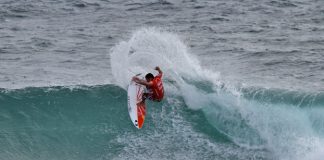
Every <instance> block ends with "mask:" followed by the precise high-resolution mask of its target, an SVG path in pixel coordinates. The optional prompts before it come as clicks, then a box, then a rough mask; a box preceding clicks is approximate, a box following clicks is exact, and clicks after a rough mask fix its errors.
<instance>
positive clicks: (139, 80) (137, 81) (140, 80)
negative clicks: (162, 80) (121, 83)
mask: <svg viewBox="0 0 324 160" xmlns="http://www.w3.org/2000/svg"><path fill="white" fill-rule="evenodd" d="M133 81H134V82H136V83H138V84H141V85H145V86H147V87H151V86H152V85H153V83H152V82H147V81H145V80H143V79H140V78H138V77H136V76H134V77H133Z"/></svg>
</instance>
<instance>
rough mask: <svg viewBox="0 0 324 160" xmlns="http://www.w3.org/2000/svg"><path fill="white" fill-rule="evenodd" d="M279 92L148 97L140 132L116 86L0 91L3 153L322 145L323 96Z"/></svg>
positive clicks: (34, 155) (109, 155)
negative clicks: (203, 100)
mask: <svg viewBox="0 0 324 160" xmlns="http://www.w3.org/2000/svg"><path fill="white" fill-rule="evenodd" d="M196 85H197V86H199V85H200V87H202V88H203V87H204V86H203V84H199V83H198V84H196ZM246 90H248V89H246ZM259 90H261V89H259ZM246 92H247V91H246ZM253 92H254V96H253V97H251V95H252V93H253ZM276 92H282V91H268V90H263V93H262V94H258V93H257V92H256V91H254V90H251V89H250V91H249V94H245V93H244V95H243V96H242V97H241V98H235V99H231V98H233V97H231V96H230V95H228V94H227V93H226V92H218V93H217V92H213V91H211V92H210V93H209V94H207V95H206V96H208V97H209V96H211V95H212V96H214V97H210V98H211V100H210V101H209V102H208V104H203V105H204V106H203V108H202V109H198V110H191V109H189V108H188V106H187V105H186V104H185V102H184V99H183V98H182V97H180V96H170V94H169V95H168V94H167V95H166V99H165V100H164V101H163V102H161V103H154V102H148V104H147V106H148V107H147V110H148V114H147V117H146V121H145V125H144V127H143V129H141V130H138V129H136V128H135V127H134V126H133V124H132V123H131V121H130V118H129V116H128V112H127V104H126V103H127V101H126V99H127V97H126V91H125V90H124V89H122V88H120V87H118V86H115V85H104V86H70V87H42V88H33V87H31V88H25V89H17V90H5V89H2V90H1V92H0V103H1V111H0V113H1V115H0V119H1V123H0V125H1V126H2V128H1V134H0V136H1V138H0V143H1V144H2V145H1V153H2V155H1V156H2V159H150V158H153V159H154V158H157V159H160V158H161V159H182V158H190V159H196V158H201V157H203V158H204V159H278V158H279V159H281V158H282V157H284V158H290V156H292V155H295V154H296V152H299V154H300V155H301V156H307V155H308V154H309V153H311V152H310V151H312V149H314V150H315V149H316V148H315V147H319V145H321V143H317V141H318V142H319V141H321V140H322V137H323V135H324V130H323V127H324V125H323V124H324V121H323V113H324V109H323V108H322V107H321V106H323V95H313V97H312V96H311V95H305V94H304V95H302V94H301V95H299V96H296V95H295V94H296V93H287V94H286V95H285V96H284V97H285V98H284V99H282V98H281V97H275V95H277V93H276ZM271 94H272V95H271ZM307 97H312V98H307ZM297 104H299V105H297ZM298 141H302V142H303V143H300V142H298ZM305 142H307V143H305ZM297 145H299V146H297ZM303 145H304V146H303ZM281 151H282V152H281ZM272 152H275V154H274V155H273V154H271V153H272ZM278 153H279V154H278ZM286 156H289V157H286Z"/></svg>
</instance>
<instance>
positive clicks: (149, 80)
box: [145, 78, 153, 82]
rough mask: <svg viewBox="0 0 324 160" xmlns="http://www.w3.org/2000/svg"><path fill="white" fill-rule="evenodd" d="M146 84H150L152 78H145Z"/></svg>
mask: <svg viewBox="0 0 324 160" xmlns="http://www.w3.org/2000/svg"><path fill="white" fill-rule="evenodd" d="M145 79H146V81H147V82H151V81H152V80H153V78H145Z"/></svg>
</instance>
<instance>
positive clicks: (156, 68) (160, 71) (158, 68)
mask: <svg viewBox="0 0 324 160" xmlns="http://www.w3.org/2000/svg"><path fill="white" fill-rule="evenodd" d="M155 70H157V71H158V72H159V74H161V73H163V72H162V70H161V69H160V67H159V66H156V67H155Z"/></svg>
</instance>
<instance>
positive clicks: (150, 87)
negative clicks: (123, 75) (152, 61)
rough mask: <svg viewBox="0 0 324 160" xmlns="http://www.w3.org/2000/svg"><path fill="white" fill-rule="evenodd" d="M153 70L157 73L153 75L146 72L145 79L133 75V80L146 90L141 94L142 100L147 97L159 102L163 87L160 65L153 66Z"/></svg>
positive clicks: (162, 94) (161, 97)
mask: <svg viewBox="0 0 324 160" xmlns="http://www.w3.org/2000/svg"><path fill="white" fill-rule="evenodd" d="M155 70H157V71H158V72H159V74H158V75H156V76H155V77H154V75H153V74H152V73H148V74H146V76H145V80H143V79H140V78H138V77H136V76H134V77H133V81H134V82H136V83H139V84H142V85H144V86H146V89H147V91H146V92H145V93H144V94H143V101H145V99H149V100H151V101H157V102H160V101H161V100H162V99H163V96H164V89H163V84H162V74H163V72H162V71H161V69H160V67H158V66H157V67H155Z"/></svg>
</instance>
